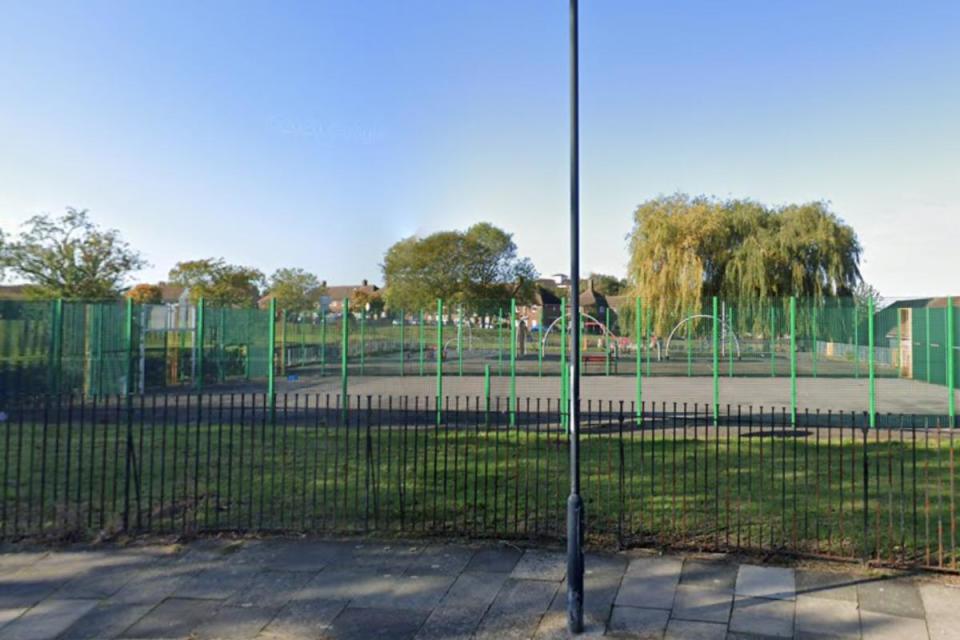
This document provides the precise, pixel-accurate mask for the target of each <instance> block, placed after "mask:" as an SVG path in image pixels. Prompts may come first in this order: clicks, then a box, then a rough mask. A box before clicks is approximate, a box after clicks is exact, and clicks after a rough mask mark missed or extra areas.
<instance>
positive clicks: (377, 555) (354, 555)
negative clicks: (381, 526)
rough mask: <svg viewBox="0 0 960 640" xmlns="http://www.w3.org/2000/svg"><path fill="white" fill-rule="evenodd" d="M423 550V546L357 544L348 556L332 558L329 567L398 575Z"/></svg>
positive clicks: (342, 555) (399, 543)
mask: <svg viewBox="0 0 960 640" xmlns="http://www.w3.org/2000/svg"><path fill="white" fill-rule="evenodd" d="M423 549H424V546H423V545H418V544H409V543H402V542H398V543H396V544H380V543H357V544H354V545H353V549H352V551H351V553H350V554H341V555H340V556H338V557H336V558H334V559H333V561H332V562H331V564H330V567H337V568H350V569H352V568H358V567H369V568H376V569H381V570H383V571H388V572H390V573H396V574H400V573H403V571H404V570H405V569H406V568H407V567H408V566H410V565H411V564H412V563H413V562H414V561H415V560H416V559H417V557H418V556H419V555H420V553H421V552H422V551H423Z"/></svg>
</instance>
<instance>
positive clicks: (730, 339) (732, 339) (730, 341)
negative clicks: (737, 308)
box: [727, 305, 737, 378]
mask: <svg viewBox="0 0 960 640" xmlns="http://www.w3.org/2000/svg"><path fill="white" fill-rule="evenodd" d="M736 346H737V337H736V336H735V335H734V333H733V305H730V306H728V307H727V363H728V364H727V377H728V378H732V377H733V351H734V348H735V347H736Z"/></svg>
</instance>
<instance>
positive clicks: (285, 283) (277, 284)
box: [268, 268, 326, 313]
mask: <svg viewBox="0 0 960 640" xmlns="http://www.w3.org/2000/svg"><path fill="white" fill-rule="evenodd" d="M268 291H269V293H270V294H272V295H273V297H274V299H275V300H276V301H277V307H278V308H280V309H283V310H285V311H292V312H295V313H300V312H305V311H313V310H315V309H316V308H317V305H318V304H319V302H320V298H321V296H323V294H324V293H325V291H326V288H325V287H323V286H321V285H320V280H319V279H318V278H317V276H315V275H314V274H312V273H310V272H309V271H305V270H303V269H289V268H288V269H277V270H276V271H274V272H273V275H271V276H270V283H269V287H268Z"/></svg>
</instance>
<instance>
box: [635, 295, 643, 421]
mask: <svg viewBox="0 0 960 640" xmlns="http://www.w3.org/2000/svg"><path fill="white" fill-rule="evenodd" d="M634 304H635V309H634V314H633V315H634V316H635V318H634V321H633V324H634V327H633V333H634V336H635V337H634V343H636V346H637V354H636V358H637V426H642V425H643V354H642V351H641V349H640V345H641V344H643V321H642V320H643V305H642V304H641V303H640V297H639V296H637V299H636V300H635V302H634Z"/></svg>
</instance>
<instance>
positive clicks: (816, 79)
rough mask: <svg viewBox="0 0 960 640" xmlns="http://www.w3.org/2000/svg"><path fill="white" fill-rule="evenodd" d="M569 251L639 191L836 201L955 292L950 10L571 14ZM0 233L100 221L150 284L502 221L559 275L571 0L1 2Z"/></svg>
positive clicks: (609, 2)
mask: <svg viewBox="0 0 960 640" xmlns="http://www.w3.org/2000/svg"><path fill="white" fill-rule="evenodd" d="M581 5H582V6H581V144H582V158H581V160H582V216H583V231H582V242H583V247H582V265H583V268H584V269H585V270H586V271H589V270H596V271H603V272H611V273H616V274H619V275H622V274H623V273H624V272H625V267H626V243H625V236H626V234H627V233H628V232H629V230H630V228H631V213H632V210H633V208H634V207H635V206H636V205H637V204H638V203H639V202H641V201H643V200H645V199H647V198H650V197H654V196H657V195H659V194H667V193H672V192H675V191H685V192H689V193H692V194H700V193H706V194H712V195H717V196H720V197H730V196H733V197H751V198H754V199H757V200H760V201H762V202H767V203H771V204H781V203H787V202H797V201H805V200H811V199H825V200H829V201H830V202H831V203H832V205H833V208H834V210H835V211H836V212H837V213H838V214H839V215H840V216H841V217H843V218H844V219H845V220H846V221H848V222H849V223H851V224H853V226H854V227H855V228H856V230H857V232H858V233H859V235H860V239H861V241H862V243H863V245H864V248H865V253H864V265H863V272H864V274H865V276H866V278H867V280H868V281H869V282H871V283H872V284H874V285H875V286H876V287H877V288H878V289H879V290H880V291H881V293H882V294H883V295H888V296H901V295H925V294H936V293H955V294H960V256H958V253H957V247H958V241H957V240H958V232H957V229H958V225H957V222H956V220H957V218H958V213H960V2H957V1H956V0H947V1H943V2H924V1H914V2H905V1H903V0H898V1H896V2H884V1H880V0H871V1H853V0H843V1H837V0H828V1H817V0H803V1H802V2H799V1H798V2H787V1H782V2H781V1H770V0H756V1H753V2H739V1H736V0H731V1H729V2H719V1H707V0H704V1H700V2H696V1H693V0H690V1H684V2H667V1H642V0H622V1H615V0H582V1H581ZM0 16H2V17H0V227H2V228H4V229H5V230H7V231H8V232H9V231H11V230H12V228H14V227H15V226H16V225H18V224H19V223H20V222H22V221H23V220H24V219H26V218H27V217H28V216H30V215H32V214H35V213H38V212H43V211H47V212H53V213H57V212H60V211H62V210H63V208H64V207H65V206H67V205H71V206H76V207H80V208H89V209H90V210H91V211H92V214H93V216H94V218H95V220H96V221H98V222H99V223H101V224H104V225H107V226H112V227H116V228H119V229H120V230H121V231H122V232H123V234H124V236H125V237H126V238H127V239H128V240H129V241H130V242H131V243H132V244H133V245H135V246H136V247H137V248H139V249H141V250H142V251H143V252H144V253H145V254H146V256H147V258H148V259H149V260H150V262H152V263H153V265H154V266H153V267H152V268H151V269H148V270H147V271H145V272H144V273H143V274H141V277H140V279H142V280H156V279H159V278H162V277H163V276H165V274H166V272H167V270H168V269H169V268H170V267H171V266H172V264H173V263H174V262H176V261H177V260H181V259H191V258H199V257H204V256H222V257H224V258H226V259H227V260H229V261H231V262H237V263H241V264H248V265H252V266H256V267H259V268H261V269H262V270H264V271H267V272H270V271H272V270H273V269H275V268H277V267H281V266H299V267H304V268H306V269H309V270H311V271H313V272H315V273H317V274H318V275H319V276H320V277H321V278H322V279H326V280H328V281H329V282H330V283H331V284H334V283H337V284H339V283H348V282H356V281H359V280H360V279H361V278H369V279H371V280H375V281H380V279H381V274H380V267H379V264H380V262H381V258H382V255H383V252H384V251H385V249H386V248H387V247H388V246H389V245H390V244H391V243H393V242H394V241H396V240H397V239H399V238H401V237H403V236H407V235H410V234H414V233H427V232H431V231H435V230H438V229H445V228H463V227H466V226H468V225H469V224H471V223H472V222H475V221H479V220H489V221H491V222H493V223H495V224H497V225H500V226H502V227H504V228H505V229H507V230H508V231H510V232H512V233H514V234H515V239H516V241H517V243H518V245H519V247H520V250H521V252H522V253H523V254H525V255H528V256H530V257H531V258H532V259H533V260H534V262H535V264H536V266H537V267H538V269H539V270H540V271H541V273H544V274H550V273H553V272H557V271H567V264H568V250H567V244H566V231H567V223H566V220H567V217H566V216H567V202H568V200H567V188H568V186H567V176H568V173H567V170H568V169H567V168H568V164H567V145H568V120H567V118H568V102H567V91H568V88H567V73H568V67H567V2H566V1H565V0H551V1H548V0H482V1H481V0H430V1H428V0H402V1H401V0H380V1H375V0H362V1H360V0H358V1H353V0H351V1H346V0H344V1H339V2H329V1H323V0H315V1H312V2H303V3H289V2H286V3H284V2H264V3H257V4H253V3H245V2H239V1H231V2H213V1H204V2H195V1H193V0H191V1H190V2H175V1H165V2H141V1H136V0H130V1H123V2H121V1H119V0H116V1H114V2H97V1H81V0H77V1H75V2H43V1H39V0H30V1H26V0H0Z"/></svg>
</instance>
